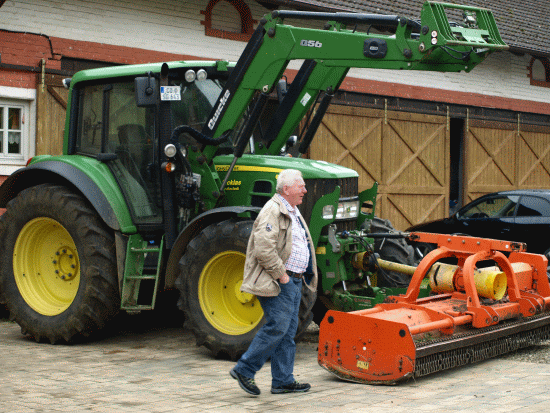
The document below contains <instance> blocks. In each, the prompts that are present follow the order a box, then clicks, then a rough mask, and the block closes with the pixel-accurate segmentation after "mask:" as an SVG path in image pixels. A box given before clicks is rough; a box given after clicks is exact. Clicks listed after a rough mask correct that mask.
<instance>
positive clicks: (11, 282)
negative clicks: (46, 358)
mask: <svg viewBox="0 0 550 413" xmlns="http://www.w3.org/2000/svg"><path fill="white" fill-rule="evenodd" d="M2 218H3V237H2V239H1V241H0V257H2V259H1V263H0V290H1V291H2V295H3V298H4V300H5V302H6V306H7V308H8V310H9V312H10V316H11V318H12V319H14V320H15V321H16V322H17V323H18V324H19V325H20V326H21V331H22V333H23V334H28V335H30V336H32V337H34V339H35V340H36V341H49V342H50V343H52V344H53V343H57V342H71V341H76V340H82V339H83V338H86V337H91V336H93V335H95V334H96V333H98V332H99V331H100V330H101V329H102V328H103V327H104V326H105V324H106V323H107V322H108V321H109V320H110V319H112V318H113V317H114V315H115V314H116V313H117V312H118V309H119V308H120V298H119V294H118V285H117V271H116V259H115V242H114V236H113V234H112V232H111V231H110V230H109V229H108V228H107V227H106V226H105V224H104V223H103V221H102V220H101V219H100V217H99V216H98V215H97V213H96V212H95V210H94V209H93V208H92V207H91V206H90V205H89V203H88V202H87V201H86V200H85V199H84V198H83V197H82V196H80V195H78V194H75V193H74V192H72V191H70V190H69V189H68V188H66V187H63V186H57V185H51V184H43V185H37V186H34V187H31V188H28V189H25V190H23V191H22V192H21V193H19V195H17V197H16V198H14V199H13V200H12V201H10V202H9V203H8V205H7V210H6V212H5V214H4V216H3V217H2Z"/></svg>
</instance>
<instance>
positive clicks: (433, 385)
mask: <svg viewBox="0 0 550 413" xmlns="http://www.w3.org/2000/svg"><path fill="white" fill-rule="evenodd" d="M316 349H317V344H316V343H315V342H301V343H298V348H297V356H296V365H295V375H296V378H297V379H298V380H299V381H302V382H308V383H310V384H311V385H312V390H311V391H310V392H307V393H301V394H289V395H272V394H271V393H270V387H271V368H270V366H269V363H268V364H266V366H264V368H263V369H262V370H261V371H260V372H258V374H257V376H256V381H257V383H258V385H259V387H260V389H261V390H262V394H261V395H260V396H259V397H252V396H250V395H248V394H246V393H244V392H243V391H242V390H241V389H240V387H239V386H238V385H237V383H236V382H235V380H233V379H232V378H231V377H230V376H229V370H230V369H231V368H232V367H233V366H234V362H232V361H228V360H221V359H216V358H214V357H212V356H211V354H210V352H209V351H208V350H207V349H205V348H203V347H196V345H195V341H194V338H193V337H192V335H191V334H190V333H189V332H188V331H185V330H184V329H182V328H166V329H156V330H154V331H140V332H134V333H132V332H125V333H124V334H119V335H115V336H113V337H110V338H106V339H103V340H100V341H96V342H91V343H85V344H80V345H70V346H66V345H54V346H52V345H49V344H38V343H36V342H34V341H33V340H30V339H28V338H25V337H24V336H22V335H21V333H20V329H19V327H18V326H17V325H16V324H14V323H10V322H6V321H0V413H4V412H6V413H7V412H10V413H26V412H32V413H36V412H48V413H49V412H72V413H75V412H76V413H80V412H82V413H87V412H98V413H101V412H108V413H113V412H116V413H126V412H131V413H140V412H148V413H171V412H178V413H179V412H186V413H187V412H189V413H193V412H205V411H208V412H229V413H231V412H239V413H241V412H269V413H276V412H308V413H317V412H330V413H339V412H346V413H347V412H352V413H355V412H361V413H371V412H372V413H385V412H388V413H390V412H391V413H400V412H404V413H414V412H461V413H462V412H467V413H486V412H487V413H489V412H491V413H499V412H517V413H535V412H537V413H538V412H541V411H548V410H549V409H550V392H548V390H547V387H548V379H549V378H550V365H547V364H536V363H529V362H523V361H514V360H508V359H494V360H486V361H484V362H480V363H477V364H475V365H471V366H465V367H463V368H459V369H456V370H451V371H447V372H442V373H438V374H434V375H432V376H427V377H423V378H420V379H417V380H411V381H409V382H406V383H402V384H399V385H396V386H369V385H363V384H357V383H350V382H345V381H342V380H340V379H338V378H336V377H335V376H332V375H331V374H330V373H328V372H326V371H325V370H323V369H322V368H321V367H319V365H318V363H317V351H316Z"/></svg>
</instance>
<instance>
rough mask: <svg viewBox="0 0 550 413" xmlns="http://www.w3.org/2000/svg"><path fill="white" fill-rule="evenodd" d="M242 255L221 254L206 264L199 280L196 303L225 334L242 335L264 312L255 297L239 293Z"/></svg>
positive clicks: (255, 324) (256, 322)
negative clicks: (198, 303) (197, 302)
mask: <svg viewBox="0 0 550 413" xmlns="http://www.w3.org/2000/svg"><path fill="white" fill-rule="evenodd" d="M244 261H245V255H244V254H243V253H241V252H237V251H224V252H221V253H219V254H217V255H215V256H214V257H212V258H211V259H210V261H208V263H207V264H206V266H205V267H204V269H203V270H202V273H201V275H200V278H199V300H200V306H201V309H202V312H203V314H204V316H205V317H206V319H207V320H208V322H209V323H210V324H211V325H212V326H213V327H214V328H216V329H217V330H218V331H220V332H222V333H225V334H229V335H234V336H236V335H242V334H246V333H248V332H249V331H251V330H252V329H254V327H256V326H257V325H258V323H259V322H260V320H261V319H262V317H263V315H264V312H263V310H262V307H261V305H260V302H259V301H258V299H257V298H256V296H254V295H252V294H248V293H243V292H241V291H240V287H241V284H242V281H243V271H244Z"/></svg>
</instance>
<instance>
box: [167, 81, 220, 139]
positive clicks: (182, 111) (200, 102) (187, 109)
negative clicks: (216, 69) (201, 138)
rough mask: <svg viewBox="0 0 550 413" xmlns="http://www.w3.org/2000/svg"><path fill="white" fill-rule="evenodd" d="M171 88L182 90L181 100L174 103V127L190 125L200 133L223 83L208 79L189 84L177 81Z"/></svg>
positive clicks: (172, 83)
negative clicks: (176, 87)
mask: <svg viewBox="0 0 550 413" xmlns="http://www.w3.org/2000/svg"><path fill="white" fill-rule="evenodd" d="M171 86H179V87H180V90H181V100H175V101H172V122H173V126H174V127H176V126H180V125H188V126H191V127H192V128H194V129H196V130H198V131H200V130H201V129H202V126H203V125H204V123H205V122H206V120H207V119H208V116H209V115H210V112H211V111H212V107H213V106H214V104H215V103H216V100H217V99H218V96H219V95H220V92H221V90H222V87H223V85H222V83H221V81H220V80H211V79H207V80H203V81H194V82H190V83H189V82H186V81H184V80H183V81H182V80H176V81H172V82H171Z"/></svg>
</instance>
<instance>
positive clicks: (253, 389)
mask: <svg viewBox="0 0 550 413" xmlns="http://www.w3.org/2000/svg"><path fill="white" fill-rule="evenodd" d="M229 374H230V375H231V377H233V378H234V379H235V380H237V381H238V382H239V386H241V389H243V390H244V391H245V392H247V393H248V394H252V395H254V396H259V395H260V389H259V388H258V386H256V383H254V379H249V378H248V377H244V376H243V375H242V374H239V373H237V372H236V371H235V370H234V369H231V371H230V372H229Z"/></svg>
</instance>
